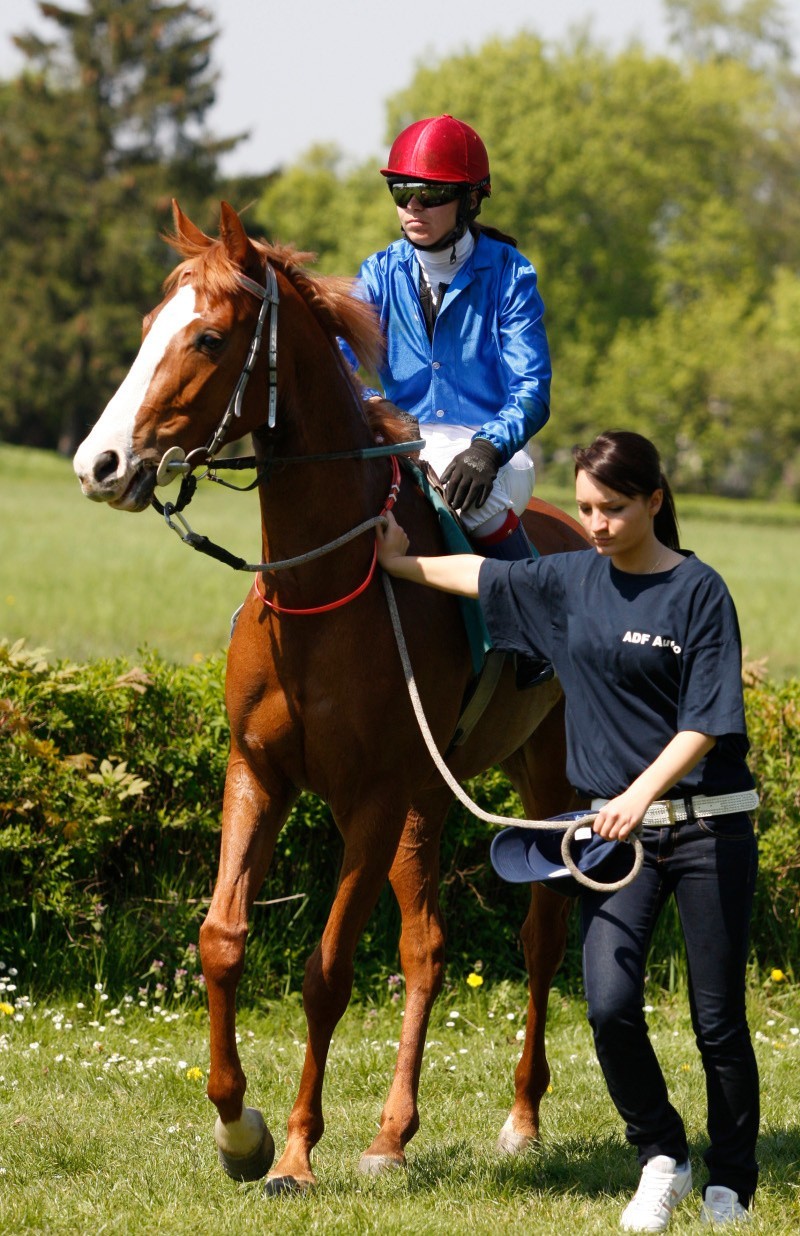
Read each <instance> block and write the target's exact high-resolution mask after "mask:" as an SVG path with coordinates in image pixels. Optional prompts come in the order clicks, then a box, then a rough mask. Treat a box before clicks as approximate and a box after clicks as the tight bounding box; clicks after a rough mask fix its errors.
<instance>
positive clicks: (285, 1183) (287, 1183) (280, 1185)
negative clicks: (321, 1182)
mask: <svg viewBox="0 0 800 1236" xmlns="http://www.w3.org/2000/svg"><path fill="white" fill-rule="evenodd" d="M310 1188H311V1184H310V1183H309V1181H307V1180H297V1179H296V1178H295V1177H294V1176H270V1178H269V1180H265V1181H264V1197H283V1195H284V1194H286V1193H306V1192H307V1191H308V1190H309V1189H310Z"/></svg>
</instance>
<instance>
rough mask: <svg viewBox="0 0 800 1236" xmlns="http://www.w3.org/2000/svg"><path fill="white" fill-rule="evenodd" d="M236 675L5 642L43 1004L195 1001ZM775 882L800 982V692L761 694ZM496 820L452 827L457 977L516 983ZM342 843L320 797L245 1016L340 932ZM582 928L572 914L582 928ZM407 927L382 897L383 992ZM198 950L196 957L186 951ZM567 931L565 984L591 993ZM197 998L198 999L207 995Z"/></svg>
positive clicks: (8, 851) (781, 951)
mask: <svg viewBox="0 0 800 1236" xmlns="http://www.w3.org/2000/svg"><path fill="white" fill-rule="evenodd" d="M223 679H224V660H223V658H221V657H219V658H214V659H210V660H204V661H201V662H199V663H198V664H195V665H192V666H176V665H174V664H170V663H167V662H165V661H163V660H162V659H160V658H159V657H158V656H157V655H155V654H151V653H148V654H145V655H143V657H142V660H141V663H140V664H138V665H135V666H132V665H131V664H130V663H128V662H127V661H124V660H121V659H117V660H98V661H95V662H91V663H89V664H86V665H73V664H70V663H68V662H63V661H62V662H58V663H56V664H52V665H51V664H50V663H49V662H48V661H47V659H46V658H45V657H44V656H43V655H42V654H41V653H40V652H37V651H34V650H31V649H28V648H26V647H25V646H24V645H23V644H20V643H18V644H14V645H10V646H9V645H8V644H0V870H1V871H2V891H3V897H2V902H0V958H5V959H6V961H7V962H10V961H13V962H14V964H16V965H17V966H18V967H19V968H20V970H21V971H23V969H24V973H25V982H26V985H27V986H28V987H29V988H31V989H33V990H40V991H46V990H52V989H54V988H56V987H61V988H75V989H78V988H81V989H85V985H86V982H87V981H88V980H97V979H99V978H100V977H102V979H103V980H104V981H105V982H106V983H107V984H108V986H109V988H110V989H111V990H112V991H113V990H119V991H122V990H129V988H130V984H131V982H136V981H138V982H139V983H140V984H142V985H144V986H149V985H152V982H153V976H154V975H156V976H157V978H158V981H159V983H160V984H161V987H162V989H163V992H164V995H165V997H169V996H173V997H175V998H178V997H180V998H185V997H186V996H187V994H189V990H188V987H187V984H188V979H187V957H189V958H191V957H193V956H194V953H193V951H192V950H193V948H194V946H195V945H196V941H197V932H198V928H199V924H200V922H201V920H202V916H203V913H204V908H205V906H206V904H207V902H208V898H209V897H210V895H211V891H212V888H213V882H214V878H215V874H216V865H217V857H218V848H219V821H220V811H221V800H222V788H223V782H224V775H225V765H226V760H227V749H228V731H227V718H226V714H225V708H224V703H223ZM747 704H748V715H749V723H750V730H751V737H752V742H753V752H752V761H753V768H754V771H755V774H756V777H757V780H758V783H759V788H760V791H761V794H762V806H761V807H760V809H759V812H758V815H757V823H758V829H759V834H760V844H761V878H760V882H759V890H758V896H757V903H756V911H755V919H754V930H753V954H754V959H755V961H756V962H757V964H758V965H760V966H765V967H767V968H770V967H779V968H781V969H782V970H783V971H786V972H789V973H791V972H792V971H796V970H797V968H798V952H800V944H798V934H797V930H796V927H797V915H798V902H799V901H800V879H798V866H800V859H799V858H798V855H799V854H800V765H799V764H798V760H797V755H798V749H799V748H800V683H798V682H793V683H787V684H784V685H782V686H774V685H771V684H758V683H757V684H755V685H754V686H752V687H751V688H749V689H748V691H747ZM469 788H470V790H471V792H472V795H473V797H474V798H475V799H476V801H477V802H478V803H479V804H480V805H481V806H482V807H484V809H485V810H488V811H492V812H494V813H497V814H500V815H506V816H512V815H514V814H517V815H518V814H520V813H521V808H520V805H519V802H518V800H517V798H516V795H515V794H514V792H513V790H512V789H511V787H510V786H509V784H508V782H507V781H506V780H505V778H504V777H503V776H502V775H501V774H500V773H498V772H496V771H493V772H489V773H486V774H485V775H484V776H483V777H480V778H477V779H476V780H475V781H474V782H472V783H471V785H470V787H469ZM488 844H489V835H488V830H487V827H486V825H485V824H483V823H481V822H480V821H479V820H477V819H475V817H474V816H472V815H470V813H469V812H468V811H466V810H465V809H464V808H463V807H461V806H460V804H456V806H455V807H454V808H453V810H452V812H451V815H450V817H449V819H448V823H447V826H446V829H445V835H444V840H443V845H442V859H441V872H442V881H441V896H442V905H443V909H444V913H445V918H446V921H447V927H448V958H449V964H450V968H451V973H452V974H454V975H462V974H463V973H464V972H466V971H468V970H470V969H472V968H473V966H474V965H475V963H476V962H481V963H482V966H483V969H484V972H485V973H487V974H491V976H492V978H493V979H497V980H499V979H502V978H509V977H517V976H519V975H520V974H521V973H522V969H523V962H522V954H521V949H520V946H519V942H518V932H519V927H520V924H521V922H522V919H523V917H524V915H525V911H526V908H527V899H528V892H527V889H526V888H524V887H523V888H514V887H510V886H508V885H506V884H503V883H502V882H501V881H500V880H499V879H498V877H497V876H496V875H495V873H494V871H493V870H492V868H491V866H490V864H489V862H488ZM340 858H341V842H340V839H339V835H338V832H337V830H336V828H335V826H334V824H333V821H332V819H331V817H330V813H329V812H328V810H327V808H326V807H325V805H324V804H323V803H321V802H320V801H319V800H318V799H316V798H314V797H312V796H310V795H304V796H302V797H301V799H300V801H299V803H298V806H297V807H296V808H295V810H294V812H293V813H292V816H291V818H290V820H289V822H288V823H287V825H286V827H285V828H284V829H283V831H282V833H281V835H280V838H279V841H278V845H277V848H276V852H275V857H274V860H273V863H272V866H271V869H270V872H269V875H268V878H267V880H266V882H265V886H264V889H263V890H262V892H261V894H260V895H259V899H258V902H257V904H256V905H255V907H254V909H253V913H252V916H251V931H250V940H249V945H248V964H247V967H246V970H245V978H244V981H243V987H242V998H243V1000H254V999H257V998H263V997H264V996H274V995H276V994H280V993H281V992H284V991H286V990H289V989H292V988H296V987H297V986H298V985H299V983H300V981H301V978H302V969H303V965H304V962H305V959H306V957H307V956H308V954H309V952H310V951H311V949H312V948H313V946H314V944H315V942H316V941H317V939H318V938H319V936H320V934H321V932H322V929H323V927H324V924H325V920H326V917H327V913H328V910H329V907H330V903H331V899H332V897H333V893H334V890H335V886H336V880H337V875H338V868H339V862H340ZM575 917H576V916H573V919H575ZM679 935H680V933H679V928H678V926H677V922H676V921H675V919H674V916H671V915H670V914H667V915H665V916H664V923H663V924H662V925H661V926H660V929H659V934H658V936H657V939H656V947H655V950H654V963H653V967H652V976H653V977H654V979H655V981H657V982H660V983H662V984H663V985H667V986H671V985H674V983H675V975H676V965H677V964H679V963H677V962H676V959H677V958H679V957H680V955H681V952H682V950H681V947H680V938H679ZM398 936H399V917H398V912H397V908H396V905H395V903H394V901H393V898H392V896H391V893H390V891H389V890H388V889H387V890H386V891H385V892H384V893H383V894H382V896H381V898H380V901H379V904H378V906H377V908H376V911H375V913H374V914H373V915H372V918H371V920H370V922H369V924H368V926H367V929H366V931H365V933H364V937H363V939H362V941H361V944H360V946H359V954H358V959H357V967H356V971H357V976H358V980H357V981H358V984H359V986H360V988H361V989H362V990H363V991H367V990H369V991H372V992H374V991H375V989H376V985H377V984H379V983H380V982H381V981H382V980H385V977H386V975H388V974H389V973H391V971H393V970H395V969H396V968H397V940H398ZM187 950H188V952H187ZM579 969H580V957H579V950H578V947H577V940H576V928H575V923H574V922H573V924H572V927H571V936H570V946H569V949H568V956H567V961H566V963H565V966H564V967H563V969H562V973H561V975H560V977H559V980H558V982H559V984H560V985H562V986H567V987H570V986H573V985H575V984H576V983H577V981H578V976H579ZM192 990H194V988H192Z"/></svg>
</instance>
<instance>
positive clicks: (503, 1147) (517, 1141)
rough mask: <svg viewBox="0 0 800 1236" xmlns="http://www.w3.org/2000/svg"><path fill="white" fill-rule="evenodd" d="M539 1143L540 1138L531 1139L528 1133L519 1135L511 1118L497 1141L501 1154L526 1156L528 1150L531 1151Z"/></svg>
mask: <svg viewBox="0 0 800 1236" xmlns="http://www.w3.org/2000/svg"><path fill="white" fill-rule="evenodd" d="M537 1141H538V1138H536V1137H531V1135H530V1134H528V1133H518V1132H517V1131H516V1129H515V1128H514V1124H513V1121H512V1119H511V1117H510V1116H509V1118H508V1120H507V1121H506V1122H505V1124H504V1125H503V1127H502V1129H501V1130H500V1136H499V1137H498V1139H497V1149H498V1151H499V1152H500V1154H514V1155H517V1154H524V1153H525V1151H526V1150H530V1148H531V1146H535V1145H536V1144H537Z"/></svg>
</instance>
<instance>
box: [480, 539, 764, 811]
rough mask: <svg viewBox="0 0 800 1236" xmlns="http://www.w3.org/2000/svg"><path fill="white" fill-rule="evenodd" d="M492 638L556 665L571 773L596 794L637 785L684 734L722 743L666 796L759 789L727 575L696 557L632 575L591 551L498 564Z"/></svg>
mask: <svg viewBox="0 0 800 1236" xmlns="http://www.w3.org/2000/svg"><path fill="white" fill-rule="evenodd" d="M480 599H481V605H482V608H483V612H484V615H485V617H486V623H487V626H488V628H489V634H490V635H491V638H492V642H493V644H494V646H495V647H496V648H499V649H501V650H502V651H504V652H516V653H521V654H523V655H525V654H531V653H533V654H534V655H543V656H545V657H547V658H548V659H549V660H550V661H552V663H553V665H554V666H555V669H556V673H557V674H558V677H559V679H560V681H561V685H562V686H563V688H564V694H565V696H566V704H567V748H568V756H567V775H568V777H569V780H570V783H571V784H572V785H573V786H574V787H575V788H576V789H577V790H579V791H580V792H581V793H583V794H586V795H587V796H589V797H592V798H595V797H596V798H614V797H615V796H616V795H617V794H621V793H622V792H623V791H624V790H626V789H627V788H628V786H629V785H630V784H631V782H632V781H634V780H635V779H636V778H637V777H638V776H639V774H640V773H641V772H643V770H644V769H645V768H647V767H648V765H650V764H651V763H652V762H653V760H655V759H656V757H657V756H658V755H659V754H660V752H661V751H662V750H663V749H664V747H665V746H666V745H667V743H668V742H670V740H671V739H672V738H674V736H675V734H676V733H678V731H680V730H698V731H699V732H700V733H703V734H709V735H711V736H713V737H715V738H716V739H717V742H716V745H715V746H714V747H713V748H712V749H711V751H710V752H709V753H708V755H706V756H705V757H704V758H703V759H702V760H701V761H700V762H699V764H697V765H696V766H695V768H693V769H692V770H691V772H689V773H687V774H686V776H685V777H683V778H682V780H681V781H679V782H678V783H677V785H676V786H675V787H673V788H672V789H670V790H668V791H667V796H669V797H672V798H678V797H682V796H688V795H692V794H709V795H711V794H725V793H732V792H734V791H738V790H744V789H750V788H751V787H752V785H753V778H752V776H751V774H750V771H749V769H748V767H747V764H746V762H745V756H746V754H747V749H748V741H747V730H746V725H745V716H744V700H743V693H742V685H741V663H742V652H741V639H740V636H739V624H738V621H737V618H736V610H735V609H734V606H733V601H732V600H731V596H730V593H729V592H728V589H727V587H726V586H725V583H724V581H723V580H722V579H721V577H720V576H719V575H718V574H717V573H716V571H714V570H712V568H711V567H709V566H707V565H706V564H705V563H704V562H701V561H700V560H699V559H698V558H696V557H695V556H694V554H687V555H686V556H685V558H684V561H683V562H682V563H680V564H679V565H677V566H675V567H673V568H672V570H670V571H662V572H660V573H659V574H656V575H633V574H630V573H629V572H625V571H620V570H618V569H617V568H616V567H614V566H613V565H612V563H611V562H610V560H609V559H607V558H604V557H602V556H601V555H600V554H597V553H595V552H593V551H591V550H587V551H585V552H583V553H570V554H553V555H552V556H550V557H547V558H539V559H535V560H530V561H521V562H502V561H497V560H492V559H487V560H486V561H485V562H483V563H482V565H481V570H480Z"/></svg>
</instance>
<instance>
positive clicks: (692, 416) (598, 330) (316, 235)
mask: <svg viewBox="0 0 800 1236" xmlns="http://www.w3.org/2000/svg"><path fill="white" fill-rule="evenodd" d="M740 7H741V11H737V12H733V13H731V12H730V11H729V10H728V8H727V7H726V6H725V5H724V4H723V3H722V0H674V3H673V4H672V5H671V8H672V10H673V15H674V16H675V15H677V13H678V10H680V13H681V20H682V21H683V22H684V27H683V36H682V37H683V40H684V44H685V47H684V49H683V50H682V52H681V55H680V57H679V58H669V57H666V56H651V55H649V54H647V53H646V52H645V51H644V50H643V49H642V48H641V47H638V46H636V45H633V46H631V47H628V48H626V49H625V50H624V51H622V52H621V53H619V54H616V55H611V54H610V53H609V52H608V51H607V50H606V49H604V48H602V47H599V46H597V45H595V44H594V43H593V42H592V40H591V39H590V37H589V35H588V34H587V33H585V32H580V31H579V32H577V33H576V34H574V35H572V36H571V37H570V39H569V40H568V41H567V42H566V43H565V44H563V45H555V46H554V45H548V44H546V43H544V42H543V41H542V40H541V39H539V38H537V37H536V36H535V35H532V34H523V35H519V36H518V37H516V38H514V39H511V40H506V41H500V40H493V41H490V42H489V43H487V44H485V45H484V46H483V47H481V48H480V50H479V51H476V52H465V53H464V54H461V55H458V56H454V57H449V58H447V59H445V60H443V61H441V62H440V63H438V64H433V65H430V66H426V67H425V68H421V69H420V70H418V72H417V73H416V74H415V76H414V79H413V81H412V82H411V83H410V84H409V86H408V88H407V89H405V90H403V91H401V92H400V93H399V94H398V95H396V96H395V97H394V98H393V99H391V100H390V101H389V104H388V109H387V111H388V126H387V142H388V141H390V140H391V138H392V137H393V136H394V135H395V134H396V133H397V132H398V131H399V130H400V129H401V128H402V127H403V126H404V125H406V124H408V123H410V122H411V121H412V120H415V119H418V118H419V117H421V116H426V115H435V114H437V113H441V112H444V111H449V112H452V113H453V114H455V115H457V116H459V117H461V118H462V119H464V120H466V121H468V122H469V123H471V124H473V125H474V126H475V127H476V128H477V129H478V131H479V132H480V133H481V135H482V136H483V138H484V140H485V141H486V144H487V147H488V149H489V153H490V159H491V165H492V186H493V193H492V197H491V199H490V200H489V201H488V202H486V203H484V209H483V213H482V216H481V218H482V219H485V220H486V222H487V223H494V224H496V225H497V226H498V227H500V228H501V229H502V230H503V231H506V232H509V233H511V234H512V235H515V236H517V238H518V239H519V243H520V248H521V249H522V250H523V251H524V252H525V253H527V254H528V255H529V256H530V257H531V259H532V260H533V262H534V263H535V265H536V267H537V269H538V271H539V275H540V282H541V287H542V292H543V295H544V299H545V302H546V306H547V323H548V332H549V335H550V340H551V348H552V352H553V358H554V383H553V417H552V419H551V421H550V422H549V424H548V426H547V428H546V429H545V431H544V432H543V433H542V434H541V435H539V437H537V439H536V442H537V446H538V449H539V450H540V452H542V454H543V456H544V459H545V460H546V461H547V462H549V463H551V464H552V463H553V462H554V461H557V460H558V459H559V458H562V457H565V456H568V450H567V449H566V448H568V447H569V446H570V445H571V444H572V443H573V442H575V441H576V440H577V441H580V440H585V438H586V437H587V436H588V435H591V434H593V433H594V432H595V431H596V430H597V429H598V428H600V427H602V426H603V425H606V424H614V425H620V424H624V423H631V424H635V426H636V427H637V428H640V429H641V430H643V431H644V432H648V431H649V432H652V433H653V434H654V435H655V436H656V438H657V440H658V442H659V445H661V446H662V447H663V448H664V450H665V456H666V457H667V458H668V459H669V460H670V462H672V464H673V467H674V471H675V475H676V479H677V480H678V483H683V484H686V485H688V486H690V487H692V486H697V487H703V488H708V487H709V486H711V485H715V484H718V485H719V486H720V487H721V488H724V489H725V490H726V491H727V492H735V493H743V492H750V491H752V492H756V491H758V492H761V493H769V492H774V491H775V488H776V486H777V487H779V486H783V491H784V492H795V490H793V488H792V486H793V485H794V483H795V482H794V481H792V479H791V477H792V476H793V475H794V472H793V471H792V467H794V468H795V470H796V464H795V465H792V466H791V467H790V466H789V465H786V464H785V463H784V462H783V461H786V460H796V458H797V453H798V442H797V434H796V433H795V432H794V431H793V430H792V429H791V424H792V420H793V419H794V420H796V416H794V418H792V415H791V412H790V410H791V409H792V408H793V407H796V403H797V389H796V388H797V379H796V378H793V377H792V372H793V369H792V366H793V358H794V356H795V353H794V352H793V349H792V347H791V346H790V345H789V344H788V343H784V344H783V345H782V346H781V347H780V348H777V347H776V346H775V345H774V343H773V342H772V340H771V337H770V331H771V330H772V329H773V327H774V324H775V322H776V320H777V315H778V308H777V304H778V302H777V301H775V292H776V279H778V277H779V274H780V277H781V279H782V280H783V281H784V282H783V284H782V285H781V287H782V289H783V291H782V292H781V298H780V303H781V304H785V303H786V296H785V284H786V281H787V280H789V281H790V280H791V279H792V278H793V277H796V276H797V272H798V271H800V183H798V179H799V178H798V168H800V149H799V148H798V147H800V81H799V80H798V78H797V75H796V74H794V72H793V70H792V68H791V62H790V60H788V59H787V57H786V55H785V54H784V52H785V49H784V45H783V43H782V42H781V40H780V39H779V38H778V35H777V33H776V32H777V31H779V29H780V26H779V23H778V20H777V17H776V13H777V12H778V10H779V6H777V5H775V4H773V3H771V0H770V2H768V0H752V2H751V3H749V4H746V5H744V6H740ZM701 19H702V21H701ZM692 22H694V23H695V25H694V27H693V26H692V24H691V23H692ZM703 23H706V26H705V27H703V28H704V29H706V33H707V35H708V37H709V38H711V35H712V34H713V45H714V47H715V48H716V51H715V53H714V54H713V55H712V54H710V52H709V54H703V55H699V54H696V48H697V47H698V46H699V47H704V46H706V44H704V43H703V40H702V39H700V27H701V26H702V25H703ZM708 23H710V24H708ZM726 23H728V25H727V26H726ZM693 29H694V31H695V34H694V35H692V37H690V34H691V32H692V30H693ZM695 36H696V37H695ZM704 37H705V36H704ZM698 40H699V42H698ZM693 48H694V49H695V50H694V51H693V50H692V49H693ZM634 101H635V106H632V102H634ZM379 166H380V164H379V163H378V160H377V159H376V160H375V163H374V165H373V167H372V169H368V168H367V167H364V168H363V169H356V170H353V171H346V170H345V171H342V170H341V169H340V167H339V166H338V165H337V163H336V161H335V160H328V161H327V162H326V163H325V164H324V166H321V165H320V162H319V161H317V162H316V163H315V162H314V160H310V161H306V162H304V163H303V164H301V165H298V166H297V167H294V168H290V169H287V171H286V172H285V173H284V174H283V175H281V176H278V177H277V178H276V180H275V182H274V183H273V185H272V186H271V187H270V190H269V192H268V194H267V195H265V198H264V201H263V206H264V211H265V215H268V216H270V217H271V218H277V219H279V222H280V233H281V235H282V236H283V237H284V238H286V237H292V238H294V239H298V240H299V241H300V243H301V245H303V244H304V241H305V238H306V237H307V236H311V237H313V244H314V247H318V248H319V250H320V253H321V265H322V267H323V269H329V270H335V271H337V272H338V273H345V272H349V273H354V272H355V270H356V269H357V266H358V261H359V260H360V259H361V258H362V257H363V256H365V255H366V253H367V252H369V251H370V249H371V248H377V247H380V246H381V245H382V244H385V243H386V242H388V241H389V240H390V239H392V237H393V235H395V234H396V224H395V223H394V217H393V215H391V213H387V205H388V204H387V205H381V202H382V201H383V202H385V191H384V190H383V187H382V185H381V182H380V177H379V175H378V167H379ZM370 185H371V186H372V188H371V189H370V188H369V186H370ZM384 220H385V222H384ZM372 229H374V230H375V232H376V233H377V235H378V239H377V241H376V242H374V243H372V244H369V243H362V242H366V241H367V239H368V235H367V233H368V232H369V233H370V234H371V232H372ZM359 230H360V232H361V234H360V235H359ZM354 240H357V241H358V242H359V244H360V245H361V247H360V248H359V247H358V245H355V246H354ZM354 250H355V251H354ZM781 272H782V273H781ZM756 357H758V358H759V361H763V363H764V368H763V369H761V370H760V371H759V373H758V377H757V378H756V377H755V376H753V374H754V372H755V371H754V369H753V362H754V358H756ZM794 372H795V373H796V372H797V369H796V367H795V369H794ZM779 409H780V410H781V411H778V412H777V415H776V410H779ZM783 410H785V411H783ZM777 425H779V426H780V432H779V433H776V432H775V431H776V426H777ZM551 475H552V473H551Z"/></svg>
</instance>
